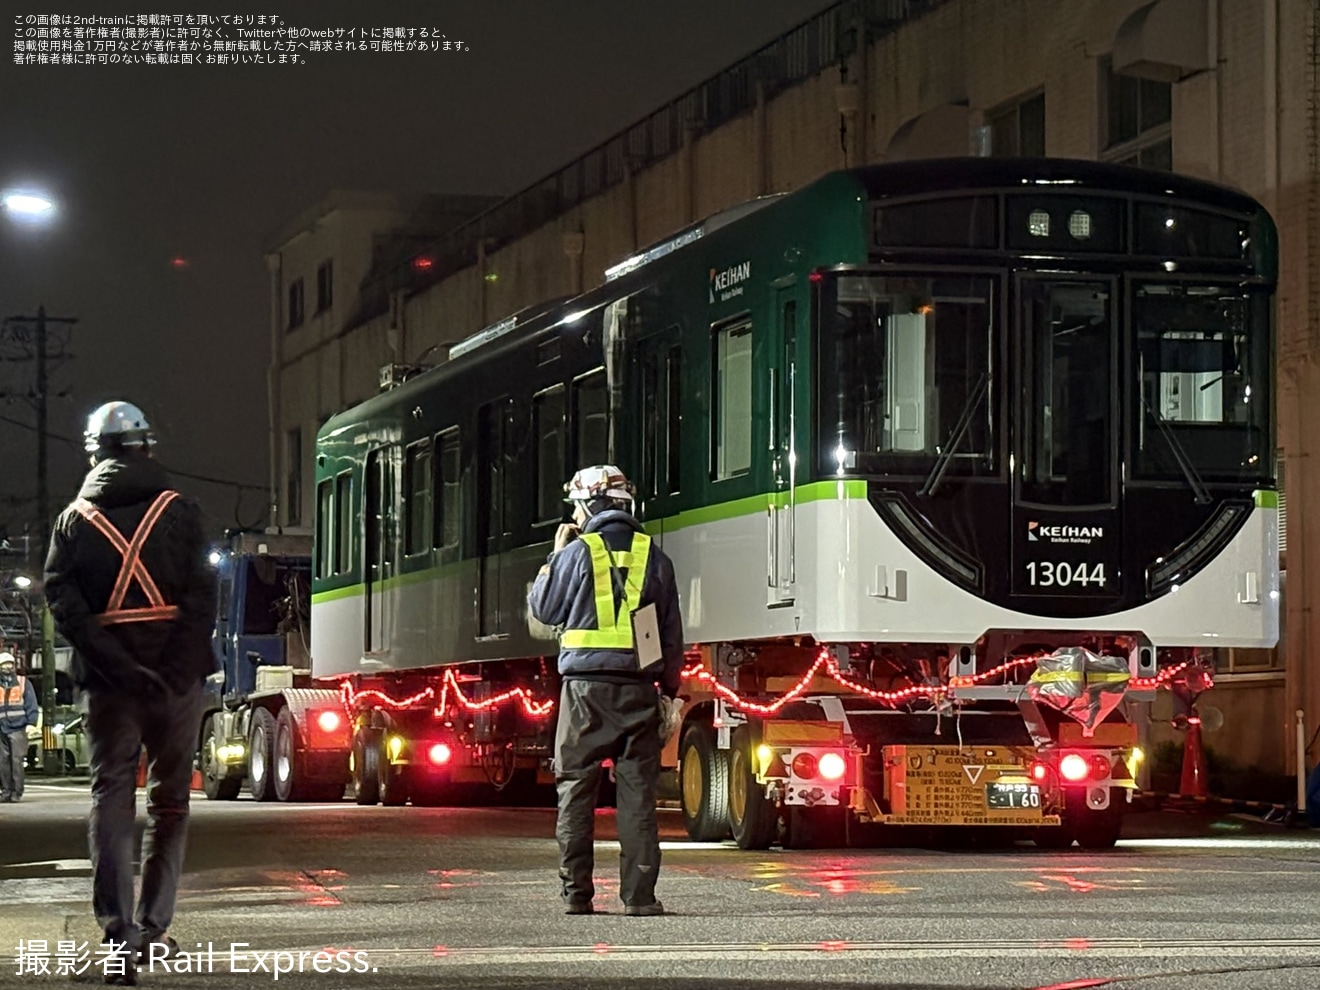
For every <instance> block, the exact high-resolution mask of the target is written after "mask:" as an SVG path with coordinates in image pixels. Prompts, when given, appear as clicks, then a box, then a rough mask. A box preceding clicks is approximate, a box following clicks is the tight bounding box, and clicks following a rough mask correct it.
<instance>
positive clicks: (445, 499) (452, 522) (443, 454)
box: [435, 429, 459, 549]
mask: <svg viewBox="0 0 1320 990" xmlns="http://www.w3.org/2000/svg"><path fill="white" fill-rule="evenodd" d="M435 446H436V451H437V461H438V462H439V464H438V468H439V473H440V477H439V485H438V486H437V487H438V488H439V490H440V501H439V505H438V506H437V508H438V511H437V512H436V519H435V545H436V546H437V547H439V548H441V549H453V548H456V547H457V546H458V533H459V526H458V524H459V504H458V496H459V458H458V430H456V429H453V430H446V431H445V432H444V433H441V434H440V435H439V436H437V437H436V438H435Z"/></svg>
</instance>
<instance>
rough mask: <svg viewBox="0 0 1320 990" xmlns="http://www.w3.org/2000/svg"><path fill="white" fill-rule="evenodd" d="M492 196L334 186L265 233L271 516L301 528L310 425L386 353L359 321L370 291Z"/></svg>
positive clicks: (364, 382)
mask: <svg viewBox="0 0 1320 990" xmlns="http://www.w3.org/2000/svg"><path fill="white" fill-rule="evenodd" d="M494 202H496V201H495V200H492V199H491V198H489V197H482V196H427V197H413V198H411V199H408V198H404V197H400V196H395V195H392V194H387V193H367V192H350V191H343V190H336V191H333V192H331V193H329V194H327V195H326V196H325V198H323V199H322V200H320V201H319V202H317V203H315V204H313V205H312V206H310V207H308V208H307V209H306V210H304V211H303V212H302V213H301V214H300V215H299V216H298V217H296V218H295V219H293V220H292V221H290V222H289V223H288V224H286V225H285V226H284V227H283V228H281V229H280V231H279V232H278V233H277V234H276V235H275V236H274V237H272V238H271V239H270V243H269V246H268V247H267V250H266V268H267V271H268V272H269V274H270V321H271V355H270V360H271V363H270V368H269V372H268V375H267V388H268V395H269V404H270V424H271V427H270V429H271V432H270V438H269V446H270V492H271V506H270V516H269V518H270V520H271V522H272V523H275V524H278V525H281V526H285V527H292V528H299V527H306V526H308V525H309V523H310V519H311V512H312V502H311V498H312V495H311V484H310V478H311V476H312V453H313V451H312V448H313V447H314V445H315V442H316V430H317V428H318V427H319V426H320V425H321V423H322V422H324V421H325V420H326V419H327V418H328V417H329V416H330V415H331V414H333V413H335V412H338V411H339V410H340V409H343V408H345V407H346V406H349V405H352V404H353V403H354V402H357V401H359V400H361V399H362V398H364V397H365V396H367V395H369V394H371V393H372V392H373V391H375V390H376V387H377V374H378V371H379V368H380V366H381V365H382V364H385V363H388V362H389V361H390V360H391V358H390V357H389V356H387V355H388V354H391V353H392V352H391V351H390V347H391V346H392V338H390V337H389V334H388V332H379V333H373V332H369V331H367V329H366V326H364V316H363V314H364V313H370V312H373V311H374V308H375V298H374V297H373V296H371V295H370V293H371V292H373V291H379V290H380V289H382V288H383V287H384V285H385V281H386V279H387V277H388V274H389V273H390V272H392V271H394V270H395V269H396V268H397V267H398V266H399V264H400V263H401V262H404V261H406V260H407V259H409V258H411V257H412V256H413V255H415V254H416V253H417V251H419V250H420V249H422V248H423V247H425V245H427V244H429V243H430V242H432V241H433V240H434V239H435V238H436V236H438V235H439V234H442V233H443V232H445V231H447V230H449V229H451V228H453V227H456V226H458V225H459V224H460V223H462V222H463V221H464V220H466V219H468V218H469V217H471V216H472V215H473V214H476V213H479V212H481V211H482V210H483V209H486V208H488V207H489V206H491V205H492V204H493V203H494ZM396 343H397V342H396Z"/></svg>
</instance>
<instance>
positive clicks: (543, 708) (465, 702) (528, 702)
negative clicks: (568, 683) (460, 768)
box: [340, 670, 555, 718]
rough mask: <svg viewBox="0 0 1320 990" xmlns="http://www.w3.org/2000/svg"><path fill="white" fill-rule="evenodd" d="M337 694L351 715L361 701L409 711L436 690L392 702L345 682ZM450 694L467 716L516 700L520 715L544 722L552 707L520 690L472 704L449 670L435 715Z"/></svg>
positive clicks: (445, 708)
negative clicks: (520, 707) (521, 711)
mask: <svg viewBox="0 0 1320 990" xmlns="http://www.w3.org/2000/svg"><path fill="white" fill-rule="evenodd" d="M340 691H341V692H342V694H343V697H344V707H345V708H347V709H349V710H350V711H351V710H352V709H353V708H354V707H355V706H356V705H357V702H358V701H360V700H361V699H363V698H372V699H375V700H376V701H377V702H378V703H379V704H381V705H382V706H383V707H386V708H412V707H413V706H415V705H418V704H420V703H421V702H423V701H425V700H427V699H428V698H431V699H434V698H435V688H425V689H423V690H421V691H418V692H417V693H416V694H414V695H413V696H412V697H410V698H391V697H390V696H389V695H387V694H385V693H384V692H383V691H377V690H375V689H374V688H368V689H367V690H365V691H355V690H354V689H353V685H352V684H350V683H349V682H348V681H344V683H343V684H342V685H340ZM451 692H452V693H453V697H454V700H456V701H457V702H458V704H459V706H460V707H462V708H463V709H464V710H465V711H469V712H481V711H486V710H488V709H491V708H499V707H501V706H502V705H504V704H506V703H508V702H510V701H514V700H516V701H518V702H519V703H520V704H521V705H522V708H523V711H524V712H526V713H527V714H528V715H530V716H531V717H532V718H545V717H546V716H547V715H549V714H550V712H551V711H552V710H553V709H554V707H555V702H554V699H552V698H547V699H546V700H545V701H537V700H536V699H535V698H533V697H532V694H531V692H529V691H528V690H527V689H526V688H521V687H515V688H510V689H509V690H508V691H504V692H501V693H500V694H496V695H492V696H491V697H489V698H485V699H483V700H482V701H473V700H472V699H471V698H469V697H468V696H467V695H466V694H464V693H463V689H462V688H461V687H459V685H458V675H456V674H455V673H454V672H453V671H452V670H446V671H445V676H444V681H443V683H442V685H441V689H440V699H439V701H438V702H437V703H436V706H435V707H436V710H437V711H439V712H447V711H449V700H450V693H451Z"/></svg>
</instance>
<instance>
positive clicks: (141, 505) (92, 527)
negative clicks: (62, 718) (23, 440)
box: [46, 402, 216, 985]
mask: <svg viewBox="0 0 1320 990" xmlns="http://www.w3.org/2000/svg"><path fill="white" fill-rule="evenodd" d="M83 438H84V446H85V449H86V450H87V452H88V454H89V455H90V456H91V462H92V469H91V471H89V472H88V473H87V477H86V478H85V479H84V481H83V484H82V488H81V490H80V491H79V493H78V497H77V498H75V499H74V500H73V502H72V503H71V504H70V505H69V507H68V508H66V509H65V510H64V512H63V513H61V515H60V517H59V519H58V520H57V521H56V523H55V528H54V531H53V532H52V534H51V544H50V553H49V554H48V556H47V559H46V597H47V600H48V601H49V602H50V610H51V613H52V614H53V615H54V618H55V625H56V626H57V627H58V628H59V631H60V633H61V635H63V636H64V638H65V639H66V640H68V641H69V643H70V644H71V645H72V646H73V648H74V665H73V679H74V681H75V683H77V684H78V685H79V686H80V687H81V688H82V689H83V690H84V691H85V692H86V693H87V736H88V742H89V743H90V747H91V770H92V812H91V817H90V820H89V823H88V825H89V828H88V833H89V835H88V837H89V842H90V846H91V856H92V910H93V912H94V913H95V914H96V920H97V922H98V924H99V925H100V926H101V930H102V931H103V932H104V933H105V942H107V943H111V944H112V953H109V954H107V957H106V959H105V960H103V965H104V967H105V970H106V973H105V976H106V982H107V983H114V982H118V983H124V984H128V985H132V984H134V983H135V982H136V971H135V963H137V962H140V961H142V959H144V958H146V957H147V956H148V954H149V955H150V961H152V962H154V961H156V960H163V959H164V958H167V957H168V956H169V955H170V954H171V953H175V952H177V951H178V948H177V945H175V943H174V941H173V940H172V939H170V938H169V937H168V936H167V935H166V934H165V931H166V929H167V928H168V927H169V925H170V921H171V920H172V919H173V917H174V901H175V896H176V894H177V892H178V887H179V875H180V873H181V872H182V870H183V852H184V842H185V839H186V836H187V830H188V799H189V790H190V787H191V784H192V769H193V759H194V756H195V754H196V752H197V739H198V736H199V730H200V725H201V717H202V699H203V685H204V682H205V680H206V678H207V676H209V675H210V674H211V673H212V672H214V671H215V669H216V660H215V654H214V651H213V650H212V648H211V632H212V629H213V626H214V623H215V605H216V576H215V571H214V569H213V568H212V567H211V566H210V564H209V562H208V560H207V546H206V531H205V527H204V523H203V518H202V512H201V509H200V508H199V507H198V505H197V503H195V502H194V501H192V500H191V499H188V498H184V497H183V496H182V495H180V494H179V493H178V492H176V491H174V490H173V489H172V488H171V486H170V479H169V476H168V475H167V474H166V472H165V469H164V468H162V467H161V466H160V464H159V463H158V462H157V461H156V460H155V459H154V458H153V457H152V456H151V448H152V445H153V444H154V442H155V438H154V435H153V434H152V432H151V429H150V427H149V426H148V424H147V420H146V417H145V416H144V415H143V413H142V410H141V409H139V408H138V407H137V406H135V405H133V404H132V403H129V402H109V403H106V404H105V405H103V406H101V407H100V408H98V409H97V410H96V411H95V412H93V413H92V415H91V416H90V417H89V419H88V421H87V429H86V431H85V432H84V434H83ZM143 746H145V747H146V750H147V764H148V767H149V772H150V780H149V781H148V790H147V817H148V824H147V831H146V834H145V835H144V836H143V839H142V892H141V895H140V897H139V898H138V900H137V905H136V911H135V910H134V900H133V819H134V812H135V808H134V803H135V795H136V785H137V768H138V757H139V754H140V753H141V751H142V747H143ZM112 957H113V959H114V961H115V964H116V965H115V968H116V970H117V972H112V971H111V958H112Z"/></svg>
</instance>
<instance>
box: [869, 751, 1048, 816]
mask: <svg viewBox="0 0 1320 990" xmlns="http://www.w3.org/2000/svg"><path fill="white" fill-rule="evenodd" d="M881 753H882V756H881V758H882V760H883V763H884V805H883V807H881V806H879V805H875V806H874V807H873V808H868V809H867V810H868V811H869V812H871V814H868V815H867V817H871V818H872V820H873V821H878V822H883V823H885V824H889V825H1018V826H1034V825H1057V824H1059V816H1058V815H1047V814H1045V813H1044V809H1045V806H1046V804H1047V799H1048V796H1047V795H1046V793H1045V791H1044V789H1043V788H1042V787H1041V786H1040V785H1039V784H1038V783H1037V782H1036V781H1034V780H1032V778H1031V765H1032V762H1033V760H1034V759H1035V756H1036V750H1035V749H1034V748H1032V747H1030V746H968V747H962V748H959V747H957V746H914V745H898V746H885V747H884V748H883V750H882V751H881Z"/></svg>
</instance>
